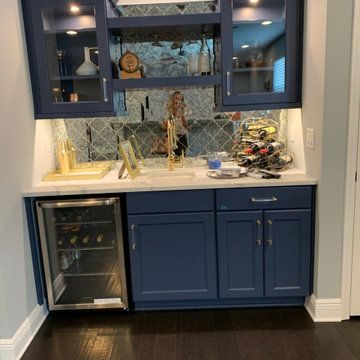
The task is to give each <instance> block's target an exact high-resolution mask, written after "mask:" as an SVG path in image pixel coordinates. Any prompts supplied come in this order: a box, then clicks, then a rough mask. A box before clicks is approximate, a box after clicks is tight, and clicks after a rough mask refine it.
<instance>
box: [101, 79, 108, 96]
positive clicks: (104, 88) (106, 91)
mask: <svg viewBox="0 0 360 360" xmlns="http://www.w3.org/2000/svg"><path fill="white" fill-rule="evenodd" d="M102 81H103V91H104V101H105V102H109V96H108V90H107V82H108V81H107V78H103V79H102Z"/></svg>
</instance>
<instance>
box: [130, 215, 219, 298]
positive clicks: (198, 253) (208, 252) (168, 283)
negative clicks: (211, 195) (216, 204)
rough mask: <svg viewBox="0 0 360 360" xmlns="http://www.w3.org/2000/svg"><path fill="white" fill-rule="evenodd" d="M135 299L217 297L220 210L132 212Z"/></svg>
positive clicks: (131, 241)
mask: <svg viewBox="0 0 360 360" xmlns="http://www.w3.org/2000/svg"><path fill="white" fill-rule="evenodd" d="M128 224H129V241H130V244H129V245H130V266H131V282H132V290H133V300H134V301H135V302H144V301H170V300H198V299H216V298H217V271H216V264H217V262H216V239H215V215H214V213H213V212H211V213H186V214H178V213H175V214H156V215H130V216H128Z"/></svg>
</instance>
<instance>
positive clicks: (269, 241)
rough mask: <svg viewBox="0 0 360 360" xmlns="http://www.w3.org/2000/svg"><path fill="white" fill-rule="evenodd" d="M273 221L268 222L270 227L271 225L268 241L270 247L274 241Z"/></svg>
mask: <svg viewBox="0 0 360 360" xmlns="http://www.w3.org/2000/svg"><path fill="white" fill-rule="evenodd" d="M272 224H273V222H272V220H268V225H269V238H268V240H267V243H268V245H269V246H272V244H273V241H272Z"/></svg>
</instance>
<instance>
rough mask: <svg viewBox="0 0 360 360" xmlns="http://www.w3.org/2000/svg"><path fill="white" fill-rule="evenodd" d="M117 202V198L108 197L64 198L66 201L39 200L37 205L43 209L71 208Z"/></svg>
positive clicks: (106, 204) (108, 204) (107, 204)
mask: <svg viewBox="0 0 360 360" xmlns="http://www.w3.org/2000/svg"><path fill="white" fill-rule="evenodd" d="M117 202H119V199H118V198H109V199H87V200H66V201H49V202H46V201H44V202H40V203H38V207H40V208H43V209H56V208H72V207H80V206H86V207H88V206H110V205H114V204H116V203H117Z"/></svg>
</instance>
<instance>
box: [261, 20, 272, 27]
mask: <svg viewBox="0 0 360 360" xmlns="http://www.w3.org/2000/svg"><path fill="white" fill-rule="evenodd" d="M271 24H272V21H271V20H264V21H263V22H262V23H261V25H264V26H266V25H271Z"/></svg>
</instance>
